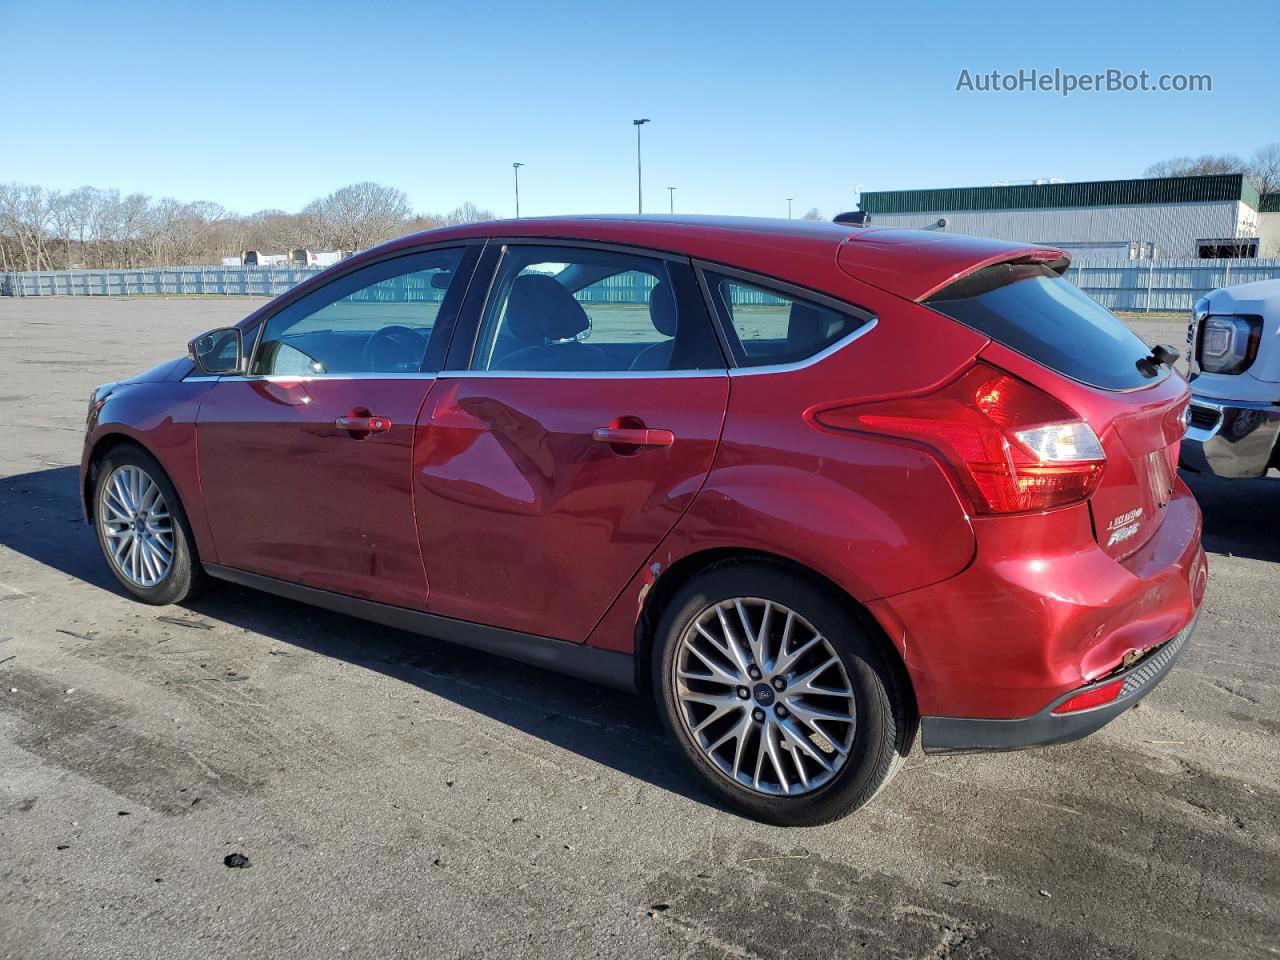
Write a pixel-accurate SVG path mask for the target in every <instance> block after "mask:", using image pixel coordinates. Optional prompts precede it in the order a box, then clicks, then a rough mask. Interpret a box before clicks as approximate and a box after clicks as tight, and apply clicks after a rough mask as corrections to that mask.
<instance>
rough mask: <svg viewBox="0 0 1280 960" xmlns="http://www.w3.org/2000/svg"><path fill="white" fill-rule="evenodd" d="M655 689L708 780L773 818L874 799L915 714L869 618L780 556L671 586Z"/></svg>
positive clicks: (819, 818)
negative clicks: (673, 591)
mask: <svg viewBox="0 0 1280 960" xmlns="http://www.w3.org/2000/svg"><path fill="white" fill-rule="evenodd" d="M654 654H655V656H654V668H655V669H654V674H655V676H654V688H655V694H656V698H657V700H658V702H659V706H660V707H661V709H662V714H663V717H664V719H665V721H666V723H667V726H668V727H669V729H670V730H671V733H672V734H673V735H674V737H675V739H676V741H677V742H678V743H679V744H680V746H681V748H682V749H683V751H684V752H685V754H686V755H687V756H688V757H689V759H690V760H691V761H692V762H693V765H694V767H695V769H697V770H698V771H699V773H701V774H702V776H703V778H704V779H705V780H706V782H707V784H708V785H709V786H710V787H712V789H714V790H715V791H716V793H718V794H719V795H720V796H722V797H724V798H725V799H726V800H728V801H729V802H730V803H732V804H733V805H734V806H736V807H738V808H740V809H742V810H744V811H745V812H747V813H749V814H751V815H752V816H756V817H758V818H760V819H763V820H768V821H770V822H773V823H778V824H782V825H810V824H817V823H825V822H827V821H830V820H834V819H837V818H838V817H841V816H844V815H845V814H847V813H849V812H851V811H853V810H854V809H856V808H858V807H860V806H862V804H864V803H866V802H867V801H868V800H870V799H871V798H872V797H873V796H874V795H875V794H876V792H877V791H878V790H879V789H880V788H881V787H882V786H883V785H884V784H885V783H886V782H888V780H889V778H890V777H891V776H892V775H893V773H894V772H895V771H896V770H897V768H898V766H899V765H900V763H901V761H902V759H903V758H904V757H905V756H906V754H907V752H908V751H909V750H910V746H911V741H912V740H913V739H914V733H915V721H914V716H913V714H912V712H911V710H910V707H909V703H908V701H907V700H906V699H905V697H904V694H903V693H902V692H901V691H900V690H899V682H898V680H897V678H896V676H895V673H894V671H893V669H892V668H891V667H890V666H889V665H888V664H887V663H886V662H885V658H884V656H883V654H882V652H881V648H880V647H879V642H878V638H877V637H874V636H873V634H872V633H871V630H870V629H869V627H868V626H867V625H866V624H865V623H864V622H863V621H862V619H861V618H860V617H859V616H858V615H857V614H856V613H855V612H854V611H853V610H851V609H850V608H849V607H848V606H847V604H845V603H842V602H840V601H838V600H836V599H835V598H834V597H832V596H831V595H830V594H829V593H828V592H827V591H824V590H823V589H822V588H821V587H819V586H817V585H816V584H814V583H811V582H809V581H808V580H807V579H804V578H802V577H800V576H797V575H795V574H792V573H791V572H790V571H789V570H788V569H786V568H784V567H782V566H780V565H775V564H770V563H759V562H748V561H731V562H728V563H724V564H720V565H717V566H715V567H712V568H710V569H709V570H707V571H705V572H704V573H703V574H701V575H699V576H698V577H696V578H695V579H693V580H692V581H690V582H689V583H688V584H686V585H685V586H684V587H682V588H681V590H680V591H679V592H678V593H677V595H676V596H675V597H673V599H672V602H671V604H670V606H669V607H668V609H667V611H666V614H665V615H664V616H663V618H662V623H661V624H660V626H659V630H658V637H657V645H656V646H655V651H654Z"/></svg>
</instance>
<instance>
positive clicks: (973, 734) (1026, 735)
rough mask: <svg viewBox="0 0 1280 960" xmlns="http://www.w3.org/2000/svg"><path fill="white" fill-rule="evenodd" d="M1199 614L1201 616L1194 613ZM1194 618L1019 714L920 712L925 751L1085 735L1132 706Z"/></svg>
mask: <svg viewBox="0 0 1280 960" xmlns="http://www.w3.org/2000/svg"><path fill="white" fill-rule="evenodd" d="M1196 619H1197V620H1198V619H1199V617H1198V616H1197V618H1196ZM1195 625H1196V620H1192V621H1191V623H1189V624H1187V625H1186V626H1185V627H1183V628H1182V630H1180V631H1179V632H1178V633H1177V634H1176V635H1175V636H1174V637H1173V638H1172V639H1171V640H1169V641H1168V642H1166V643H1164V644H1162V645H1161V646H1159V647H1156V648H1155V649H1154V650H1152V651H1151V652H1149V653H1148V654H1147V655H1146V656H1145V657H1143V658H1142V659H1141V660H1139V661H1138V662H1137V663H1136V664H1134V665H1133V666H1132V667H1130V668H1129V669H1128V670H1124V671H1121V672H1119V673H1113V674H1111V675H1110V676H1108V677H1104V678H1103V679H1101V680H1098V681H1097V682H1095V683H1090V684H1086V685H1085V686H1083V687H1079V688H1077V689H1075V690H1069V691H1068V692H1066V693H1064V694H1063V695H1062V696H1060V697H1058V698H1057V699H1056V700H1054V702H1053V703H1051V704H1049V706H1047V707H1045V708H1044V709H1043V710H1041V711H1040V712H1039V713H1036V714H1033V715H1032V716H1029V717H1023V718H1021V719H1017V720H985V719H978V718H974V717H921V718H920V739H921V745H922V746H923V747H924V750H925V752H926V753H971V752H974V751H979V750H1022V749H1024V748H1026V747H1038V746H1045V745H1047V744H1051V743H1068V742H1070V741H1072V740H1079V739H1080V738H1081V737H1087V736H1088V735H1089V734H1091V733H1093V732H1094V731H1095V730H1098V729H1099V728H1101V727H1103V726H1105V725H1106V724H1108V723H1110V722H1111V721H1112V720H1114V719H1115V718H1116V717H1118V716H1120V714H1122V713H1124V712H1125V711H1126V710H1128V709H1130V708H1131V707H1133V706H1135V705H1136V704H1137V703H1138V701H1139V700H1141V699H1142V698H1143V697H1145V696H1146V695H1147V694H1148V693H1150V692H1151V691H1152V690H1154V689H1155V687H1156V685H1157V684H1159V683H1160V681H1161V680H1163V679H1164V678H1165V675H1166V674H1167V673H1168V672H1169V670H1170V669H1171V668H1172V667H1173V664H1174V661H1175V660H1177V659H1178V657H1179V655H1181V653H1182V651H1183V650H1184V649H1185V648H1186V646H1187V642H1188V641H1189V640H1190V638H1191V634H1192V632H1193V631H1194V630H1195ZM1121 680H1123V682H1124V685H1123V686H1122V688H1121V692H1120V695H1119V696H1118V697H1116V699H1115V700H1113V701H1111V702H1110V703H1107V704H1103V705H1102V706H1100V707H1094V708H1093V709H1090V710H1078V711H1075V712H1072V713H1061V714H1056V713H1054V712H1053V711H1054V710H1055V709H1056V708H1057V707H1058V706H1060V705H1061V704H1063V703H1064V702H1066V701H1067V700H1070V699H1071V698H1072V697H1076V696H1079V695H1080V694H1082V693H1088V692H1090V691H1092V690H1097V689H1099V688H1101V687H1106V686H1109V685H1111V684H1113V683H1116V682H1117V681H1121Z"/></svg>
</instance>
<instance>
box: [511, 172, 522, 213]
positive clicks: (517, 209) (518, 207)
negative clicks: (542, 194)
mask: <svg viewBox="0 0 1280 960" xmlns="http://www.w3.org/2000/svg"><path fill="white" fill-rule="evenodd" d="M523 166H524V164H523V163H513V164H511V169H512V170H513V171H514V172H515V175H516V219H517V220H519V219H520V168H521V167H523Z"/></svg>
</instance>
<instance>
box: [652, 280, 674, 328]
mask: <svg viewBox="0 0 1280 960" xmlns="http://www.w3.org/2000/svg"><path fill="white" fill-rule="evenodd" d="M649 319H650V320H652V321H653V325H654V327H655V328H656V329H657V331H658V332H659V333H660V334H662V335H663V336H664V337H674V336H675V335H676V298H675V294H673V293H672V292H671V284H669V283H667V281H665V280H659V281H658V282H657V283H656V284H654V286H653V290H652V291H651V292H650V293H649Z"/></svg>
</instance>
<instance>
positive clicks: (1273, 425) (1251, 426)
mask: <svg viewBox="0 0 1280 960" xmlns="http://www.w3.org/2000/svg"><path fill="white" fill-rule="evenodd" d="M1190 416H1191V424H1190V426H1189V427H1188V428H1187V435H1186V436H1185V437H1183V439H1182V452H1181V454H1180V464H1179V465H1180V466H1181V467H1183V469H1186V470H1190V471H1192V472H1194V473H1212V474H1216V475H1217V476H1219V477H1263V476H1266V473H1267V468H1268V467H1270V466H1271V463H1272V458H1273V454H1274V452H1275V448H1276V437H1277V436H1278V435H1280V406H1276V405H1275V404H1273V403H1262V402H1257V401H1251V400H1217V399H1211V398H1209V397H1202V396H1198V395H1196V394H1194V393H1193V394H1192V396H1191V408H1190Z"/></svg>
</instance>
